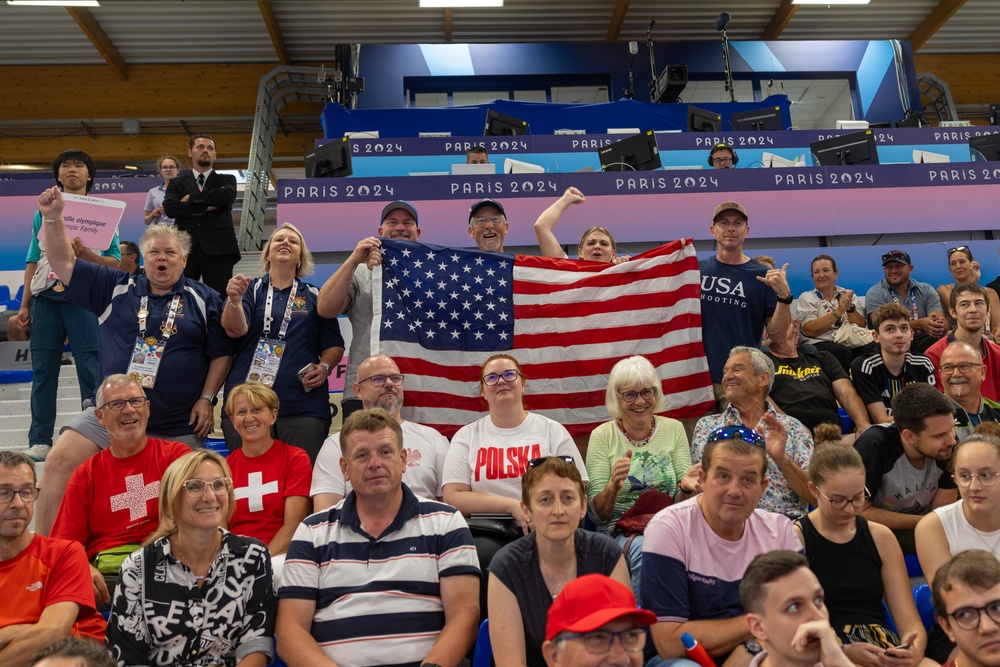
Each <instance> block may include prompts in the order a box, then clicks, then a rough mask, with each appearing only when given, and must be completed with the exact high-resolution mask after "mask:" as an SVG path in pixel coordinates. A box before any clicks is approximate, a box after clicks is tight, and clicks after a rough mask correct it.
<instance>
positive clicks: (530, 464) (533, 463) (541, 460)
mask: <svg viewBox="0 0 1000 667" xmlns="http://www.w3.org/2000/svg"><path fill="white" fill-rule="evenodd" d="M549 459H559V460H560V461H565V462H566V463H574V464H575V463H576V459H574V458H573V457H572V456H542V457H541V458H537V459H531V460H530V461H528V467H529V468H537V467H538V466H540V465H542V464H543V463H545V462H546V461H548V460H549Z"/></svg>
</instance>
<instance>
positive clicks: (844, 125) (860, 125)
mask: <svg viewBox="0 0 1000 667" xmlns="http://www.w3.org/2000/svg"><path fill="white" fill-rule="evenodd" d="M870 128H871V126H870V125H869V124H868V121H867V120H838V121H837V129H838V130H867V129H870Z"/></svg>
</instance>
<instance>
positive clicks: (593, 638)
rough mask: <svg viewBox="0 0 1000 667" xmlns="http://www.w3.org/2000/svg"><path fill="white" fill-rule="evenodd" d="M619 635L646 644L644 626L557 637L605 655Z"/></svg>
mask: <svg viewBox="0 0 1000 667" xmlns="http://www.w3.org/2000/svg"><path fill="white" fill-rule="evenodd" d="M990 618H992V616H991V617H990ZM615 637H618V639H619V641H621V643H622V648H623V649H625V651H626V652H628V653H638V652H639V651H641V650H642V649H643V648H644V647H645V646H646V631H645V630H643V629H642V628H631V629H629V630H622V631H621V632H611V631H610V630H595V631H594V632H585V633H582V634H565V635H561V636H559V637H558V638H557V641H563V640H569V639H581V640H583V648H584V649H586V651H587V653H593V654H595V655H603V654H605V653H607V652H608V651H610V650H611V644H612V643H613V642H614V641H615Z"/></svg>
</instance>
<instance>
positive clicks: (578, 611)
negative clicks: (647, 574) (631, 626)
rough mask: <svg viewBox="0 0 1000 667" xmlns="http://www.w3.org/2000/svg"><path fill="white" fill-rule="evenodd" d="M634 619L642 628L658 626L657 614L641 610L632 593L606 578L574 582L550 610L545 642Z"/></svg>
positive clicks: (589, 577) (590, 576) (587, 577)
mask: <svg viewBox="0 0 1000 667" xmlns="http://www.w3.org/2000/svg"><path fill="white" fill-rule="evenodd" d="M625 616H631V617H632V618H633V619H635V621H636V623H638V624H639V625H640V626H644V625H653V624H654V623H656V614H654V613H653V612H651V611H649V610H648V609H639V607H638V606H637V605H636V604H635V595H633V594H632V590H631V589H630V588H629V587H628V586H625V585H624V584H621V583H619V582H617V581H615V580H614V579H611V578H610V577H606V576H604V575H603V574H586V575H584V576H582V577H577V578H576V579H574V580H572V581H570V582H569V583H568V584H566V586H565V587H564V588H563V589H562V592H561V593H560V594H559V597H557V598H556V599H555V601H554V602H553V603H552V606H551V607H549V618H548V622H547V623H546V624H545V639H546V640H548V641H552V640H553V639H555V637H556V636H557V635H559V634H560V633H562V632H593V631H594V630H597V629H598V628H600V627H601V626H603V625H605V624H606V623H610V622H611V621H614V620H617V619H619V618H623V617H625Z"/></svg>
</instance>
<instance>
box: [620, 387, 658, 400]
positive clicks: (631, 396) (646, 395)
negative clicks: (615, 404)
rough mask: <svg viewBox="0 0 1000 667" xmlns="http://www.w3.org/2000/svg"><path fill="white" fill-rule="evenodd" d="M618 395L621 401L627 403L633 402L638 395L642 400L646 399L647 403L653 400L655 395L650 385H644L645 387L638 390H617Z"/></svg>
mask: <svg viewBox="0 0 1000 667" xmlns="http://www.w3.org/2000/svg"><path fill="white" fill-rule="evenodd" d="M618 396H619V397H620V398H621V399H622V400H623V401H625V402H626V403H629V404H632V403H635V402H636V400H637V399H638V398H639V397H640V396H642V400H644V401H646V402H647V403H648V402H650V401H651V400H653V397H654V396H656V392H655V391H654V390H653V389H652V388H651V387H646V388H645V389H642V390H640V391H631V390H630V391H619V392H618Z"/></svg>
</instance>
